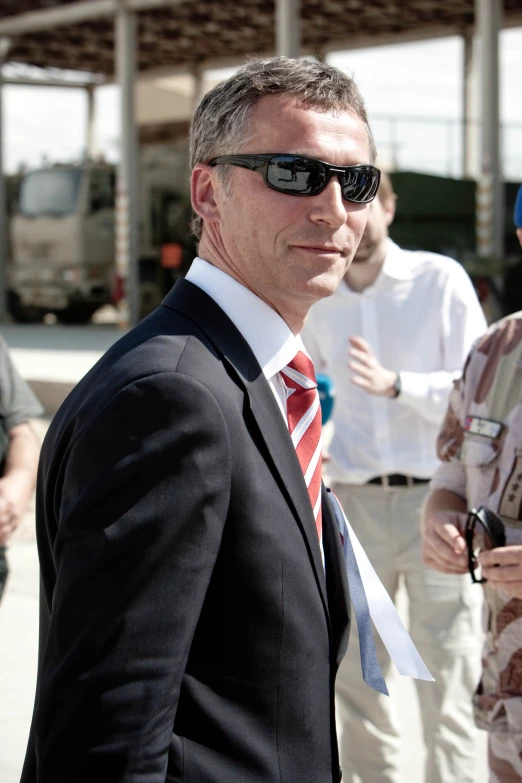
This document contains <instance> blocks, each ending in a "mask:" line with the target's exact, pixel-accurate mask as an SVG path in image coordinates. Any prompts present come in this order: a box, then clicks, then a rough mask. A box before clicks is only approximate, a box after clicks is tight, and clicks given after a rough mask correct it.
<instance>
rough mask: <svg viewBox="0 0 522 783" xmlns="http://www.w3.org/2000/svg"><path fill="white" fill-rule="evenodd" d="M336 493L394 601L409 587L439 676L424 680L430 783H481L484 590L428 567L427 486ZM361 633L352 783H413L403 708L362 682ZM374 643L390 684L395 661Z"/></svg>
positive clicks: (413, 616) (352, 714) (343, 690)
mask: <svg viewBox="0 0 522 783" xmlns="http://www.w3.org/2000/svg"><path fill="white" fill-rule="evenodd" d="M332 489H333V491H334V492H335V493H336V495H337V496H338V498H339V500H340V501H341V503H342V505H343V507H344V510H345V513H346V516H347V517H348V519H349V520H350V523H351V525H352V527H353V529H354V531H355V533H356V535H357V538H358V539H359V541H360V542H361V544H362V546H363V547H364V549H365V551H366V553H367V555H368V557H369V558H370V560H371V562H372V565H373V567H374V568H375V570H376V571H377V573H378V575H379V578H380V579H381V581H382V583H383V585H384V587H385V588H386V589H387V591H388V593H389V595H390V597H391V598H392V599H394V597H395V596H396V593H397V589H398V587H399V583H400V582H403V583H404V586H405V588H406V591H407V594H408V598H409V631H410V635H411V637H412V639H413V641H414V643H415V645H416V647H417V649H418V650H419V653H420V654H421V656H422V658H423V660H424V662H425V663H426V665H427V667H428V669H429V670H430V672H431V673H432V675H433V676H434V677H435V682H434V683H433V682H422V681H419V680H415V684H416V687H417V693H418V696H419V701H420V709H421V715H422V724H423V733H424V740H425V744H426V750H427V757H426V773H425V783H474V781H475V780H476V776H475V774H474V772H475V733H476V729H475V726H474V721H473V711H472V705H471V697H472V694H473V693H474V691H475V688H476V686H477V683H478V680H479V677H480V652H481V649H482V630H481V618H480V608H481V603H482V591H481V589H480V587H479V586H477V585H472V584H471V580H470V577H469V576H467V575H465V576H453V575H447V574H439V573H437V572H436V571H433V570H431V569H429V568H426V567H425V566H424V565H423V563H422V557H421V534H420V516H419V514H420V508H421V506H422V503H423V501H424V498H425V496H426V494H427V492H428V485H427V484H417V485H414V486H413V487H398V488H391V489H390V490H389V491H386V490H384V489H382V487H380V486H377V485H371V484H370V485H368V484H366V485H362V486H354V485H346V484H344V485H343V484H334V485H333V486H332ZM356 625H357V624H356V622H354V623H353V625H352V632H351V635H350V643H349V646H348V653H347V655H346V657H345V659H344V661H343V663H342V664H341V667H340V669H339V672H338V675H337V684H336V711H337V728H338V738H339V751H340V756H341V766H342V769H343V783H347V782H348V783H356V782H357V783H406V782H405V781H403V780H402V779H401V775H400V768H399V762H400V742H401V738H400V726H399V722H398V716H397V710H396V705H395V704H394V702H393V700H392V697H387V696H382V695H381V694H379V693H377V692H375V691H373V690H372V689H371V688H369V687H368V686H367V685H366V684H365V683H364V682H363V679H362V676H361V664H360V657H359V640H358V638H357V631H356ZM374 635H375V642H376V646H377V653H378V655H379V660H380V662H381V666H382V669H383V673H384V676H385V677H387V676H388V675H389V674H390V672H391V662H390V659H389V656H388V654H387V652H386V650H385V648H384V646H383V644H382V642H381V640H380V637H379V635H378V634H377V632H376V631H375V633H374ZM408 783H409V781H408ZM416 783H417V782H416Z"/></svg>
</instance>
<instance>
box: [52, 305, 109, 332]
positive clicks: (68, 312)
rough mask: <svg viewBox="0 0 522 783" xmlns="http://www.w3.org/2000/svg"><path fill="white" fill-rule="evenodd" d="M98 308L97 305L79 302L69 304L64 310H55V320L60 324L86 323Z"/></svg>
mask: <svg viewBox="0 0 522 783" xmlns="http://www.w3.org/2000/svg"><path fill="white" fill-rule="evenodd" d="M97 309H98V305H92V304H87V303H85V302H79V303H78V304H70V305H69V306H68V307H66V308H65V309H64V310H55V312H54V314H55V315H56V320H57V321H58V323H61V324H69V325H70V326H72V325H74V324H87V323H89V321H90V320H91V318H92V316H93V315H94V313H95V312H96V310H97Z"/></svg>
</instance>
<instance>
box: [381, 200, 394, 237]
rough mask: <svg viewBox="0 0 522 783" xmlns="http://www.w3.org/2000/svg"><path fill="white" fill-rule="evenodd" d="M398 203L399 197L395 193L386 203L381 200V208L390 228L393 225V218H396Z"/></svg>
mask: <svg viewBox="0 0 522 783" xmlns="http://www.w3.org/2000/svg"><path fill="white" fill-rule="evenodd" d="M396 201H397V196H396V195H395V193H393V194H392V195H390V196H388V198H386V199H385V200H384V201H382V200H381V206H382V209H383V212H384V217H385V218H386V226H387V227H388V228H389V227H390V226H391V224H392V223H393V218H394V217H395V204H396Z"/></svg>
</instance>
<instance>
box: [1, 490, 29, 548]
mask: <svg viewBox="0 0 522 783" xmlns="http://www.w3.org/2000/svg"><path fill="white" fill-rule="evenodd" d="M24 508H25V497H21V493H20V488H19V487H18V483H17V481H16V480H9V479H8V478H3V479H0V546H3V545H4V544H6V543H7V541H8V539H9V538H10V537H11V535H12V534H13V532H14V531H15V530H16V528H17V527H18V525H19V524H20V522H21V521H22V512H23V509H24Z"/></svg>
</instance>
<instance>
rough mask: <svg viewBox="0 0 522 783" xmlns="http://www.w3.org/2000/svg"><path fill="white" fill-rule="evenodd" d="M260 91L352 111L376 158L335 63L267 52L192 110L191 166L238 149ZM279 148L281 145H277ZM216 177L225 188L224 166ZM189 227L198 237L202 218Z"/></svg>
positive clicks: (360, 108)
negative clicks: (279, 55) (264, 56)
mask: <svg viewBox="0 0 522 783" xmlns="http://www.w3.org/2000/svg"><path fill="white" fill-rule="evenodd" d="M265 95H295V96H297V97H298V98H299V99H300V102H301V103H302V104H303V105H304V106H311V107H313V108H315V109H319V110H322V111H325V112H331V111H334V112H345V111H352V112H353V113H354V114H355V115H356V116H357V117H359V119H361V120H362V121H363V123H364V124H365V126H366V131H367V133H368V141H369V145H370V160H371V162H372V163H373V162H374V160H375V157H376V149H375V142H374V140H373V136H372V132H371V130H370V126H369V124H368V116H367V114H366V108H365V106H364V101H363V99H362V96H361V93H360V92H359V89H358V88H357V85H356V84H355V82H354V81H353V79H351V78H350V77H349V76H347V75H346V74H344V73H343V72H342V71H340V70H339V69H338V68H334V67H333V66H332V65H328V64H327V63H325V62H318V61H316V60H307V59H302V60H293V59H290V58H288V57H267V58H262V59H255V60H252V61H250V62H249V63H248V64H247V65H245V66H244V67H243V68H241V70H239V71H238V72H237V73H236V74H234V76H231V77H230V79H227V80H226V81H224V82H220V83H219V84H218V85H216V86H215V87H214V88H213V89H212V90H210V92H208V93H207V94H206V95H205V97H204V98H203V100H202V101H201V103H200V104H199V106H198V108H197V109H196V111H195V113H194V117H193V119H192V125H191V128H190V170H191V171H192V169H193V168H194V166H195V165H196V164H197V163H208V162H209V161H210V160H212V159H213V158H217V157H218V156H219V155H232V154H234V153H237V152H240V151H241V144H244V143H245V141H246V139H247V138H248V134H249V131H250V130H251V129H250V127H249V126H250V118H251V116H252V113H253V111H254V108H255V106H256V104H257V102H258V101H259V100H260V99H261V98H262V97H264V96H265ZM276 151H277V152H279V151H280V152H284V150H276ZM218 170H219V171H218V176H219V177H220V181H221V184H222V185H223V187H224V188H225V189H226V188H227V185H228V183H229V172H230V167H229V166H219V167H218ZM191 227H192V231H193V232H194V234H195V235H196V237H197V238H198V239H199V238H200V237H201V229H202V220H201V218H200V217H199V215H195V216H194V217H193V219H192V224H191Z"/></svg>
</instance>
